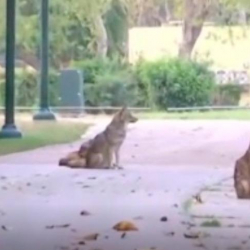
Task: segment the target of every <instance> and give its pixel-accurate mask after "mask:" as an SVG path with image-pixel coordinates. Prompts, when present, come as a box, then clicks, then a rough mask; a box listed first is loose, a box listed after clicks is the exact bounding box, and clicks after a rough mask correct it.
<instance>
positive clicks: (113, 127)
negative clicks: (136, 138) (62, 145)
mask: <svg viewBox="0 0 250 250" xmlns="http://www.w3.org/2000/svg"><path fill="white" fill-rule="evenodd" d="M137 120H138V119H137V118H136V117H134V116H133V115H132V113H131V112H130V111H129V110H128V109H127V107H123V108H122V109H121V110H120V111H119V112H117V113H116V114H115V116H114V117H113V119H112V121H111V123H110V124H109V125H108V126H107V127H106V129H105V130H104V131H103V132H101V133H99V134H97V135H96V136H95V137H94V139H92V140H90V141H88V142H86V143H84V144H83V145H82V146H81V148H80V150H79V151H76V152H72V153H70V154H69V155H68V156H67V157H66V158H63V159H61V160H60V161H59V165H61V166H68V167H71V168H101V169H104V168H121V166H120V148H121V146H122V144H123V142H124V140H125V138H126V133H127V126H128V124H129V123H135V122H137ZM114 156H115V163H114V162H113V159H114ZM113 163H114V164H113Z"/></svg>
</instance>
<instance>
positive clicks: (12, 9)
mask: <svg viewBox="0 0 250 250" xmlns="http://www.w3.org/2000/svg"><path fill="white" fill-rule="evenodd" d="M15 21H16V0H6V59H5V60H6V63H5V69H6V73H5V124H4V126H3V128H2V130H1V132H0V138H20V137H22V134H21V132H20V131H19V130H18V129H17V127H16V125H15V118H14V114H15V84H14V83H15V32H16V31H15V28H16V25H15Z"/></svg>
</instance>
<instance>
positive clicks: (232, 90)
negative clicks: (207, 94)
mask: <svg viewBox="0 0 250 250" xmlns="http://www.w3.org/2000/svg"><path fill="white" fill-rule="evenodd" d="M242 92H243V89H242V86H240V85H238V84H234V83H230V84H226V85H217V86H216V88H215V91H214V98H213V104H214V105H238V104H239V101H240V97H241V93H242Z"/></svg>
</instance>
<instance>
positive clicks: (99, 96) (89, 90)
mask: <svg viewBox="0 0 250 250" xmlns="http://www.w3.org/2000/svg"><path fill="white" fill-rule="evenodd" d="M72 66H73V67H74V68H78V69H80V70H81V71H82V72H83V74H84V85H83V86H84V88H83V89H84V97H85V104H86V105H87V106H95V107H96V106H121V105H123V104H128V105H131V106H137V105H140V98H139V89H138V86H137V85H136V81H135V80H134V74H133V71H132V67H131V66H130V65H128V64H127V63H126V62H122V61H121V60H120V59H119V58H113V59H108V58H106V59H103V58H93V59H87V60H84V61H80V62H73V64H72Z"/></svg>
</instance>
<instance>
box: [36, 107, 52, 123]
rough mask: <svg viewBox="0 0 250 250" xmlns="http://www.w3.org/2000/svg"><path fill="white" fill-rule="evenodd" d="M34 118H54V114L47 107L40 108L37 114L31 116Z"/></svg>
mask: <svg viewBox="0 0 250 250" xmlns="http://www.w3.org/2000/svg"><path fill="white" fill-rule="evenodd" d="M33 119H34V120H46V121H48V120H50V121H52V120H56V116H55V115H54V113H52V112H51V111H50V110H49V109H41V110H40V111H39V112H38V113H37V114H35V115H34V116H33Z"/></svg>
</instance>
